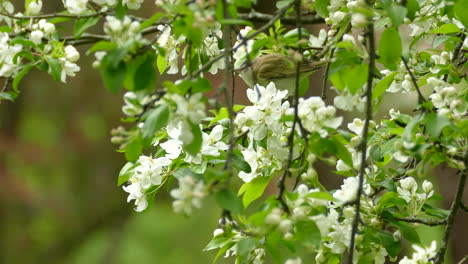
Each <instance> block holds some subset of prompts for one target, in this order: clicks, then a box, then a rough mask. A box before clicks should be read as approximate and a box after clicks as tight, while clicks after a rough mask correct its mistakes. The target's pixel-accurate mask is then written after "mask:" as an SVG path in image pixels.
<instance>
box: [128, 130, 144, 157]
mask: <svg viewBox="0 0 468 264" xmlns="http://www.w3.org/2000/svg"><path fill="white" fill-rule="evenodd" d="M142 151H143V138H142V137H141V134H140V133H135V134H133V135H132V136H131V137H130V138H129V140H128V141H127V143H126V144H125V145H124V152H125V158H126V159H127V160H128V161H131V162H134V161H136V160H137V159H138V158H139V157H140V155H141V152H142Z"/></svg>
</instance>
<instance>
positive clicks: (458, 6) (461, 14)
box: [454, 0, 468, 28]
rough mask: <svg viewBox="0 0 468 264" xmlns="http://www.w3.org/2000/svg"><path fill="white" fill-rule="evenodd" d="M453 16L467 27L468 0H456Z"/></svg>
mask: <svg viewBox="0 0 468 264" xmlns="http://www.w3.org/2000/svg"><path fill="white" fill-rule="evenodd" d="M454 9H455V17H456V18H457V19H458V20H459V21H460V22H461V23H462V24H463V25H464V26H465V28H468V16H467V15H466V14H468V0H457V1H456V2H455V8H454Z"/></svg>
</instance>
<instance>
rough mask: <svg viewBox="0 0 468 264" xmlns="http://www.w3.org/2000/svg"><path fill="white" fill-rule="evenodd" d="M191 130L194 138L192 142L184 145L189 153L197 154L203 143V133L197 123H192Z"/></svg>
mask: <svg viewBox="0 0 468 264" xmlns="http://www.w3.org/2000/svg"><path fill="white" fill-rule="evenodd" d="M190 130H191V132H192V135H193V140H192V142H190V144H187V145H184V149H185V151H187V153H188V154H190V155H193V156H195V155H197V154H198V152H199V151H200V149H201V146H202V143H203V142H202V141H203V139H202V133H201V130H200V126H199V125H197V124H191V127H190Z"/></svg>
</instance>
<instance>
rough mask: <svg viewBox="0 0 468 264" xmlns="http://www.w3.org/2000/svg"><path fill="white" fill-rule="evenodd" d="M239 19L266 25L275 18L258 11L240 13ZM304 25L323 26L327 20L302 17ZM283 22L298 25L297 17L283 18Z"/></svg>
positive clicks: (315, 17)
mask: <svg viewBox="0 0 468 264" xmlns="http://www.w3.org/2000/svg"><path fill="white" fill-rule="evenodd" d="M238 15H239V18H240V19H244V20H249V21H250V22H260V23H265V22H268V21H270V20H271V19H272V18H273V15H270V14H263V13H259V12H256V11H252V12H250V13H239V14H238ZM300 20H301V23H302V24H322V23H325V20H324V19H323V18H322V17H320V16H318V15H313V16H302V17H301V18H300ZM281 22H282V23H283V24H285V25H296V23H297V17H283V18H281Z"/></svg>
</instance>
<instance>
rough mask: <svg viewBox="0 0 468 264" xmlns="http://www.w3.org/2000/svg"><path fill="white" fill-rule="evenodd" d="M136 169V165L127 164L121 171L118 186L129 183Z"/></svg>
mask: <svg viewBox="0 0 468 264" xmlns="http://www.w3.org/2000/svg"><path fill="white" fill-rule="evenodd" d="M136 167H137V164H136V163H133V162H127V164H125V166H123V167H122V169H121V170H120V173H119V178H118V182H117V186H120V185H122V184H124V183H125V182H127V181H128V180H129V179H130V178H131V177H132V175H133V169H135V168H136Z"/></svg>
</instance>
